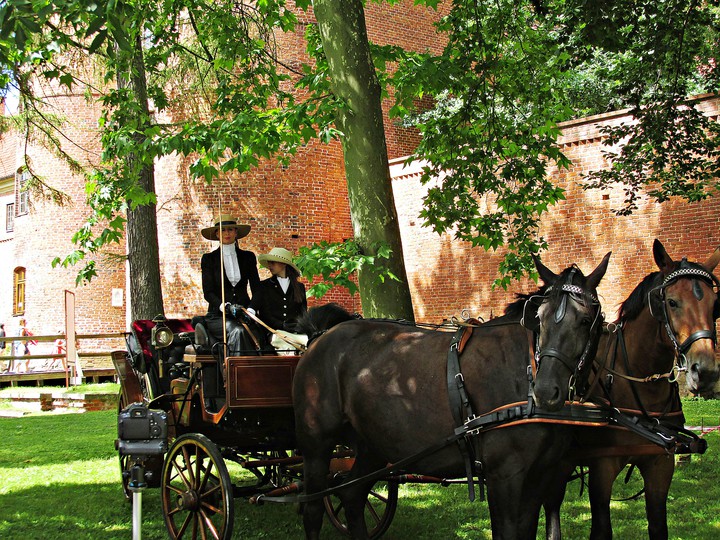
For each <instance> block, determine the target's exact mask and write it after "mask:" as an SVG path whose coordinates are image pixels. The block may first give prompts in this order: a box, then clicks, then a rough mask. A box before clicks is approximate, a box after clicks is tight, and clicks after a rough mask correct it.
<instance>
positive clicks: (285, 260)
mask: <svg viewBox="0 0 720 540" xmlns="http://www.w3.org/2000/svg"><path fill="white" fill-rule="evenodd" d="M258 261H260V264H261V265H262V266H264V267H265V268H267V269H268V270H270V272H271V273H272V277H270V278H268V279H265V280H263V281H261V282H260V287H259V288H258V292H257V295H253V299H252V302H250V307H251V308H252V309H253V310H255V313H256V314H257V316H258V318H259V319H260V320H262V321H263V322H264V323H265V324H267V325H268V326H269V327H270V328H272V329H273V330H285V331H287V332H295V331H296V325H297V319H298V317H299V316H300V315H303V314H304V313H305V312H306V311H307V297H306V295H305V285H303V284H302V283H300V281H299V280H298V278H299V277H300V270H299V269H298V267H297V266H295V263H293V260H292V253H291V252H290V251H288V250H287V249H284V248H280V247H275V248H272V249H271V250H270V253H266V254H262V255H260V256H259V257H258ZM268 337H271V336H268Z"/></svg>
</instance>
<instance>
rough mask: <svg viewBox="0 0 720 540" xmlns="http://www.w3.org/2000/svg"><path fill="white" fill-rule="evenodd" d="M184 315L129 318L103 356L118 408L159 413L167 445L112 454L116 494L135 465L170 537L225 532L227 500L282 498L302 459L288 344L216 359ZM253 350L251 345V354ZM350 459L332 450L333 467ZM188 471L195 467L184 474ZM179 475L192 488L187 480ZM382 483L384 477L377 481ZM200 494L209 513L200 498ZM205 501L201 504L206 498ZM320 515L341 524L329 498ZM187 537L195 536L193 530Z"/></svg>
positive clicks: (384, 516)
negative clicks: (122, 342) (121, 337)
mask: <svg viewBox="0 0 720 540" xmlns="http://www.w3.org/2000/svg"><path fill="white" fill-rule="evenodd" d="M193 322H194V321H191V320H189V319H164V318H159V319H156V320H152V321H151V320H138V321H134V322H133V324H132V327H131V328H132V331H131V332H129V333H128V334H127V335H126V345H127V347H126V349H127V350H126V351H115V352H114V353H113V354H112V360H113V363H114V365H115V369H116V372H117V374H118V378H119V381H120V384H121V389H120V396H119V403H118V414H119V415H122V413H123V411H125V410H127V408H128V406H130V405H131V404H137V403H141V404H143V405H144V406H146V407H147V408H148V409H149V410H159V411H163V412H164V413H165V415H166V418H167V424H168V425H167V431H166V434H167V441H166V443H167V444H166V445H165V447H166V448H167V452H166V453H165V454H164V455H159V456H157V455H156V456H147V455H145V456H132V455H123V454H122V453H121V455H120V469H121V474H122V483H123V489H124V491H125V495H126V498H127V499H128V500H130V499H131V498H132V491H133V486H132V480H131V479H132V478H133V474H132V472H131V471H132V469H133V468H134V467H137V466H138V465H140V466H141V467H142V470H143V474H144V476H145V480H146V485H145V486H144V487H151V488H160V489H161V490H162V500H163V512H164V517H165V522H166V525H167V528H168V533H169V535H170V537H171V538H201V537H203V530H201V529H202V528H203V527H205V528H207V530H205V531H204V532H205V533H209V534H210V536H214V537H218V538H227V539H229V538H231V537H232V530H233V518H234V502H233V499H234V498H236V497H248V498H249V500H250V501H251V502H256V501H258V499H259V497H260V496H261V495H280V494H282V495H286V494H292V493H296V492H298V491H300V490H301V489H302V458H301V457H300V456H298V455H297V453H296V450H295V449H296V444H295V422H294V411H293V403H292V381H293V377H294V375H295V369H296V367H297V364H298V362H299V360H300V358H301V356H300V354H297V353H296V352H295V351H294V350H293V351H290V350H288V351H279V352H278V354H261V355H258V354H248V355H244V356H229V357H227V358H225V359H224V360H223V361H221V360H219V358H218V356H217V355H214V354H212V352H214V351H213V350H208V349H207V348H205V347H203V346H198V345H197V344H196V343H195V333H194V325H193ZM253 352H254V351H253ZM352 461H353V457H352V455H351V453H349V452H348V451H347V449H341V448H339V449H338V451H337V452H336V455H335V457H334V459H333V463H334V465H333V474H334V475H340V476H342V475H343V474H344V473H346V472H347V471H348V470H349V469H350V467H351V466H352ZM191 470H201V471H203V472H202V474H200V475H198V476H196V477H194V478H190V479H188V478H187V476H190V477H192V476H193V475H192V474H188V471H191ZM188 482H190V484H192V485H188ZM383 484H384V485H385V483H384V482H383ZM390 490H391V493H390V494H389V495H388V494H387V493H385V492H383V493H382V494H381V496H380V497H379V498H378V501H379V502H378V503H376V504H375V506H374V507H373V510H372V512H373V515H372V517H371V518H370V519H372V520H373V521H375V523H373V524H371V527H372V528H374V530H375V532H374V534H373V537H377V536H379V535H381V534H382V533H383V532H384V531H385V530H386V529H387V527H389V525H390V522H391V520H392V517H393V515H394V511H395V506H396V502H397V492H398V490H397V484H393V485H392V487H391V488H390ZM206 499H207V500H209V501H210V502H209V503H207V504H209V505H210V507H212V509H213V510H212V512H210V513H209V515H210V516H211V517H209V518H208V517H207V516H208V513H207V512H204V510H203V508H202V504H205V503H202V504H201V502H200V501H201V500H206ZM206 502H207V501H206ZM326 505H327V506H328V512H329V516H330V521H331V522H332V523H333V525H334V526H335V527H337V528H338V529H340V530H344V528H345V523H344V521H343V518H342V516H341V515H339V514H340V512H341V510H334V509H336V508H337V507H338V505H337V499H336V498H335V497H334V496H328V497H327V501H326ZM188 516H191V517H193V516H194V517H193V519H194V518H197V519H198V521H202V522H203V526H202V527H199V528H198V529H197V531H198V532H197V533H190V532H187V531H185V529H184V526H183V524H184V521H185V519H187V518H188ZM194 534H195V535H194Z"/></svg>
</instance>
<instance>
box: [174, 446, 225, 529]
mask: <svg viewBox="0 0 720 540" xmlns="http://www.w3.org/2000/svg"><path fill="white" fill-rule="evenodd" d="M161 487H162V506H163V514H164V516H165V525H166V526H167V530H168V533H169V534H170V538H172V539H179V538H190V539H193V540H195V539H197V538H202V539H205V538H215V539H216V540H230V538H231V536H232V529H233V518H234V513H235V501H234V499H233V485H232V483H231V481H230V475H229V474H228V470H227V466H226V465H225V461H223V458H222V456H221V455H220V451H219V450H218V448H217V446H215V444H214V443H213V442H212V441H210V439H208V438H207V437H205V436H204V435H200V434H197V433H189V434H186V435H183V436H182V437H179V438H178V439H177V440H176V441H175V442H174V443H173V445H172V447H171V448H170V450H169V451H168V453H167V457H166V459H165V466H164V467H163V471H162V486H161Z"/></svg>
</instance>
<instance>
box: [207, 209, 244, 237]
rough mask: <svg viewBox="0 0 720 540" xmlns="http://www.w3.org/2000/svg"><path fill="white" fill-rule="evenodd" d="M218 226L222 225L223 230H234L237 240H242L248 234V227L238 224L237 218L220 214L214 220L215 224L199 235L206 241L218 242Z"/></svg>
mask: <svg viewBox="0 0 720 540" xmlns="http://www.w3.org/2000/svg"><path fill="white" fill-rule="evenodd" d="M220 225H222V228H223V229H235V230H236V231H237V238H242V237H244V236H247V235H248V234H250V225H241V224H240V223H238V221H237V218H235V217H233V216H231V215H230V214H222V215H221V216H220V217H219V218H217V219H216V220H215V224H214V225H213V226H212V227H205V228H204V229H203V230H201V231H200V234H202V235H203V238H207V239H208V240H219V238H218V231H219V230H220Z"/></svg>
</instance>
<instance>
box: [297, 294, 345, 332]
mask: <svg viewBox="0 0 720 540" xmlns="http://www.w3.org/2000/svg"><path fill="white" fill-rule="evenodd" d="M357 318H359V316H358V315H357V314H355V315H353V314H351V313H350V312H348V311H347V310H346V309H345V308H343V307H342V306H341V305H340V304H336V303H335V302H331V303H329V304H324V305H322V306H317V307H314V308H311V309H309V310H308V311H307V312H305V313H304V314H303V315H301V316H300V317H298V320H297V330H296V331H297V333H299V334H305V335H307V336H309V338H310V341H312V340H313V339H314V338H316V337H318V336H319V335H320V334H322V333H323V332H327V331H328V330H330V328H332V327H333V326H335V325H338V324H340V323H341V322H345V321H351V320H353V319H357Z"/></svg>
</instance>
